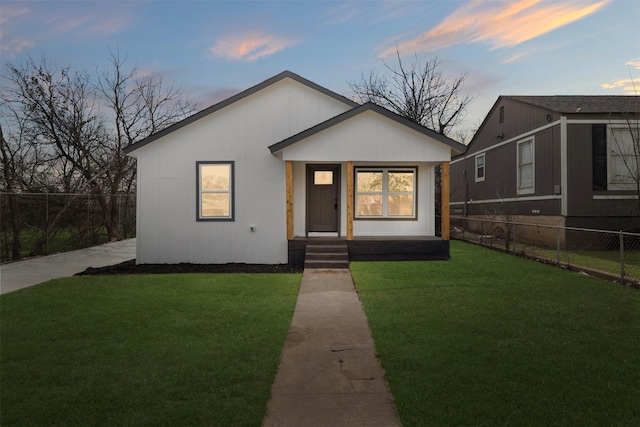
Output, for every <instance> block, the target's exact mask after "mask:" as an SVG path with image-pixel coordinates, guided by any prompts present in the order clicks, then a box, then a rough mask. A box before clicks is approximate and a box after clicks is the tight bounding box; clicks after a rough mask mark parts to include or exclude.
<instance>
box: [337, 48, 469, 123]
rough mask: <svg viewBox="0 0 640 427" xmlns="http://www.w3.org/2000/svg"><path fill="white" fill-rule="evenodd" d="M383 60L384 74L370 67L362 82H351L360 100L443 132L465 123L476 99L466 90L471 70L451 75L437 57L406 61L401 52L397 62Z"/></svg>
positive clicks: (397, 56)
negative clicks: (471, 104) (468, 109)
mask: <svg viewBox="0 0 640 427" xmlns="http://www.w3.org/2000/svg"><path fill="white" fill-rule="evenodd" d="M382 63H383V65H384V68H385V72H384V73H383V74H382V75H380V74H378V73H377V72H376V71H375V70H371V71H370V72H369V74H368V75H365V74H364V73H363V74H362V75H361V77H360V80H359V81H352V82H349V87H350V88H351V90H352V91H353V93H354V94H355V96H356V97H357V98H358V99H359V100H360V101H361V102H367V101H371V102H374V103H376V104H378V105H381V106H383V107H385V108H388V109H390V110H392V111H394V112H396V113H398V114H400V115H401V116H403V117H406V118H408V119H410V120H412V121H414V122H416V123H419V124H421V125H423V126H426V127H428V128H430V129H432V130H435V131H436V132H438V133H440V134H443V135H449V134H450V133H451V131H452V130H453V129H454V128H455V127H456V126H458V125H459V124H460V123H461V122H462V120H463V119H464V116H465V114H466V110H467V108H468V107H469V104H470V103H471V102H472V101H473V99H474V96H473V95H472V94H470V93H468V92H465V91H464V84H465V82H466V80H467V78H468V76H469V73H468V72H463V73H462V74H460V75H459V76H457V77H454V78H448V77H446V76H445V75H444V74H443V72H442V68H443V63H442V61H440V59H438V57H434V58H431V59H428V60H427V61H426V62H424V63H420V62H419V61H418V58H417V55H414V61H413V62H411V63H409V64H407V63H405V62H404V61H403V60H402V57H401V56H400V52H399V51H396V63H395V64H393V65H390V64H389V63H387V62H386V61H384V60H382Z"/></svg>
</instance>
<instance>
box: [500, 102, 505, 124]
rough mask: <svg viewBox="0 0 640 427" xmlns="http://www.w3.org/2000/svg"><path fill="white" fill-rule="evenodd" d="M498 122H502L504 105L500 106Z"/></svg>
mask: <svg viewBox="0 0 640 427" xmlns="http://www.w3.org/2000/svg"><path fill="white" fill-rule="evenodd" d="M500 123H504V105H503V106H502V107H500Z"/></svg>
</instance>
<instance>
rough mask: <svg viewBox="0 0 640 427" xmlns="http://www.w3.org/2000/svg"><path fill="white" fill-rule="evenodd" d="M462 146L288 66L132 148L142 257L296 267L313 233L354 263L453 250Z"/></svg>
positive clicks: (428, 256)
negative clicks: (338, 244)
mask: <svg viewBox="0 0 640 427" xmlns="http://www.w3.org/2000/svg"><path fill="white" fill-rule="evenodd" d="M464 149H465V147H464V146H463V145H461V144H459V143H457V142H455V141H453V140H451V139H449V138H447V137H444V136H443V135H440V134H438V133H436V132H434V131H432V130H430V129H427V128H425V127H422V126H419V125H417V124H415V123H413V122H411V121H409V120H407V119H405V118H403V117H401V116H399V115H396V114H394V113H392V112H390V111H388V110H386V109H384V108H382V107H379V106H377V105H374V104H371V103H366V104H363V105H360V104H357V103H355V102H353V101H351V100H349V99H347V98H345V97H343V96H341V95H339V94H337V93H335V92H331V91H329V90H327V89H325V88H323V87H321V86H318V85H317V84H315V83H313V82H310V81H308V80H306V79H304V78H302V77H300V76H298V75H296V74H294V73H291V72H289V71H285V72H283V73H280V74H278V75H276V76H274V77H272V78H270V79H268V80H266V81H264V82H262V83H260V84H258V85H256V86H254V87H252V88H250V89H247V90H245V91H243V92H241V93H239V94H237V95H235V96H233V97H231V98H229V99H227V100H225V101H222V102H220V103H218V104H216V105H213V106H211V107H209V108H207V109H205V110H202V111H201V112H199V113H197V114H195V115H193V116H191V117H189V118H187V119H185V120H183V121H181V122H179V123H177V124H175V125H173V126H171V127H169V128H167V129H165V130H163V131H160V132H158V133H156V134H154V135H151V136H149V137H148V138H146V139H144V140H142V141H140V142H138V143H136V144H134V145H132V146H130V147H129V148H127V149H126V150H125V152H126V153H127V154H128V155H130V156H133V157H135V158H136V159H137V166H138V175H137V233H136V234H137V262H138V263H140V264H148V263H181V262H186V263H201V264H208V263H231V262H238V263H257V264H279V263H287V262H289V263H294V264H297V263H301V262H302V260H303V259H304V253H305V249H306V244H307V242H308V241H309V239H313V238H315V239H318V238H323V239H335V240H341V241H344V242H347V243H348V249H349V256H350V257H351V259H447V258H449V242H448V237H447V235H446V233H444V235H443V238H439V237H436V229H435V227H436V226H435V224H436V221H435V213H434V206H435V200H434V198H435V179H434V171H435V168H436V166H439V165H442V164H444V165H446V166H445V168H447V167H448V163H449V161H450V160H451V157H452V156H453V155H456V154H460V153H461V152H463V151H464ZM447 195H448V192H447ZM447 213H448V212H447ZM447 224H448V223H447Z"/></svg>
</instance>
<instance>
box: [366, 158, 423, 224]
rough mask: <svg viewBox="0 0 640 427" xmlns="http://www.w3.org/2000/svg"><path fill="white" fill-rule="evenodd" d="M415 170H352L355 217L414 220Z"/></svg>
mask: <svg viewBox="0 0 640 427" xmlns="http://www.w3.org/2000/svg"><path fill="white" fill-rule="evenodd" d="M416 178H417V169H416V168H356V171H355V180H356V182H355V189H356V194H355V217H356V218H361V219H363V218H390V219H401V218H416V183H417V179H416Z"/></svg>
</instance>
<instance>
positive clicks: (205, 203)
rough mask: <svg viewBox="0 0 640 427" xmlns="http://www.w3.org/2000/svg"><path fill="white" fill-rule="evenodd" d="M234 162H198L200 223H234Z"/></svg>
mask: <svg viewBox="0 0 640 427" xmlns="http://www.w3.org/2000/svg"><path fill="white" fill-rule="evenodd" d="M233 167H234V162H196V169H197V180H198V217H197V220H198V221H207V220H209V221H233V215H234V212H233V206H234V199H233V186H234V182H233V179H234V176H233Z"/></svg>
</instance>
